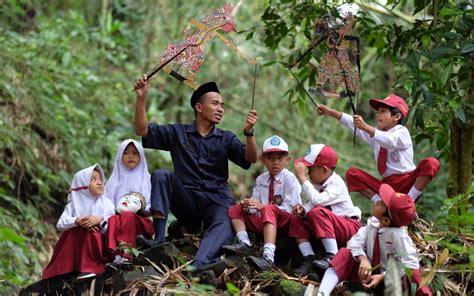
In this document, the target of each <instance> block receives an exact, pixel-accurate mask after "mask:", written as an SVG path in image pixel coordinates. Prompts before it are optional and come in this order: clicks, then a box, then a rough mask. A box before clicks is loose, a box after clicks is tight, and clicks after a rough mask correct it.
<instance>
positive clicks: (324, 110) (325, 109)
mask: <svg viewBox="0 0 474 296" xmlns="http://www.w3.org/2000/svg"><path fill="white" fill-rule="evenodd" d="M331 111H332V109H331V108H329V107H327V106H324V105H321V104H319V105H318V107H317V108H316V112H318V115H320V116H325V115H326V116H328V115H330V113H331Z"/></svg>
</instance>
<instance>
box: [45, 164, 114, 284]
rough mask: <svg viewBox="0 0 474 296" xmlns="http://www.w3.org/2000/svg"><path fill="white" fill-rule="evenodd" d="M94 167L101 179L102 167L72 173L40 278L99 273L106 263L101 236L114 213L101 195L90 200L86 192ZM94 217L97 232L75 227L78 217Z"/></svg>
mask: <svg viewBox="0 0 474 296" xmlns="http://www.w3.org/2000/svg"><path fill="white" fill-rule="evenodd" d="M94 168H96V169H98V170H99V172H100V174H101V175H102V180H105V178H104V173H103V171H102V168H101V167H100V166H99V165H98V164H95V165H93V166H91V167H88V168H86V169H83V170H81V171H79V172H78V173H76V175H75V176H74V179H73V181H72V185H71V189H70V190H69V195H68V204H67V205H66V208H65V209H64V212H63V213H62V215H61V217H60V218H59V221H58V223H57V224H56V227H57V229H58V230H59V231H62V232H63V233H62V234H61V237H60V238H59V241H58V242H57V243H56V246H55V247H54V251H53V256H52V257H51V261H50V262H49V264H48V266H46V268H45V269H44V270H43V276H42V277H43V279H48V278H52V277H54V276H58V275H62V274H66V273H70V272H79V273H83V272H92V273H95V274H101V273H103V272H104V269H105V264H106V263H107V262H108V258H107V252H106V249H105V236H104V233H105V231H106V229H107V219H108V218H109V217H110V216H111V215H113V214H114V212H115V207H114V205H113V204H112V202H111V201H110V200H109V199H108V198H106V197H105V196H104V195H101V196H99V197H94V196H92V195H91V194H90V192H89V183H90V179H91V176H92V172H93V170H94ZM85 215H94V216H98V217H101V218H102V220H103V222H102V224H101V227H102V229H101V231H96V232H90V231H88V230H86V229H84V228H82V227H80V226H77V225H76V224H75V221H76V219H77V218H78V217H81V216H85Z"/></svg>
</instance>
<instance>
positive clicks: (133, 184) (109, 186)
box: [105, 139, 151, 211]
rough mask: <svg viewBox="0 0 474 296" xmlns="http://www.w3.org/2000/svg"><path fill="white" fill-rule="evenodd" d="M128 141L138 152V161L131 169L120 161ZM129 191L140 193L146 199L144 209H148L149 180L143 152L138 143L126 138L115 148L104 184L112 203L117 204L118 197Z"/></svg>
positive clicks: (106, 193) (106, 194)
mask: <svg viewBox="0 0 474 296" xmlns="http://www.w3.org/2000/svg"><path fill="white" fill-rule="evenodd" d="M130 143H133V145H135V147H136V148H137V150H138V153H139V154H140V162H139V163H138V165H137V166H136V167H135V168H134V169H133V170H129V169H128V168H127V167H126V166H125V165H124V164H123V162H122V155H123V152H124V151H125V148H127V146H128V144H130ZM130 191H135V192H139V193H141V194H142V195H143V196H144V197H145V200H146V207H145V211H150V205H151V203H150V195H151V182H150V173H149V172H148V165H147V164H146V159H145V152H144V150H143V147H142V145H140V143H138V142H137V141H135V140H132V139H127V140H125V141H123V142H122V143H121V144H120V146H119V149H118V150H117V155H116V156H115V165H114V169H113V171H112V175H111V176H110V178H109V181H108V182H107V183H106V184H105V196H107V197H108V198H110V200H111V201H112V202H113V203H114V205H115V206H117V203H118V202H119V200H120V197H122V196H123V195H124V194H126V193H129V192H130Z"/></svg>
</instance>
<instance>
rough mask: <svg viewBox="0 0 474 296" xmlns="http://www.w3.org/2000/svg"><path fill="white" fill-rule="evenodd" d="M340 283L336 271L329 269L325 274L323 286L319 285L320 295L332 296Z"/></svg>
mask: <svg viewBox="0 0 474 296" xmlns="http://www.w3.org/2000/svg"><path fill="white" fill-rule="evenodd" d="M338 283H339V278H338V277H337V274H336V271H335V270H334V268H332V267H329V268H328V269H327V270H326V272H325V273H324V277H323V280H322V281H321V285H319V290H318V295H324V296H329V295H331V292H332V290H334V288H335V287H336V286H337V284H338Z"/></svg>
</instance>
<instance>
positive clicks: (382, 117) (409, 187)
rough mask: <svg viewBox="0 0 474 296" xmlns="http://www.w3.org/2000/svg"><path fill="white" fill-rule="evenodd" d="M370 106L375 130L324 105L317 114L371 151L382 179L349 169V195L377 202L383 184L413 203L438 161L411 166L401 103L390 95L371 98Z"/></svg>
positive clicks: (404, 109)
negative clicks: (333, 121) (352, 134)
mask: <svg viewBox="0 0 474 296" xmlns="http://www.w3.org/2000/svg"><path fill="white" fill-rule="evenodd" d="M369 103H370V106H371V107H372V108H373V109H374V110H376V114H375V120H376V127H372V126H370V125H368V124H367V123H365V122H364V119H363V118H362V116H359V115H354V116H350V115H348V114H346V113H343V112H339V111H336V110H334V109H331V108H329V107H327V106H324V105H319V106H318V109H317V112H318V114H319V115H327V116H330V117H334V118H336V119H337V120H339V121H340V122H341V123H342V124H343V125H345V126H346V127H348V128H349V129H351V130H353V129H354V126H355V127H356V128H357V136H358V137H360V138H361V139H362V140H364V141H365V142H366V143H367V144H369V145H370V146H371V147H372V148H373V150H374V156H375V160H376V162H377V169H378V172H379V174H380V175H381V176H382V179H381V180H379V179H377V178H375V177H373V176H371V175H370V174H368V173H367V172H365V171H362V170H360V169H357V168H354V167H352V168H349V170H348V171H347V172H346V181H347V184H348V187H349V191H350V192H354V191H355V192H359V193H361V194H362V195H364V196H365V197H367V198H368V199H370V200H371V201H372V202H376V201H377V200H380V195H379V194H378V193H377V192H378V190H379V187H380V185H381V184H383V183H387V184H389V185H391V186H392V187H393V188H394V189H395V190H396V191H397V192H401V193H408V194H409V195H410V197H411V198H413V200H414V201H417V199H418V197H420V195H421V194H422V192H423V190H424V189H425V187H426V186H427V185H428V184H429V183H430V182H431V180H432V179H433V178H434V177H435V176H436V174H437V173H438V170H439V161H438V160H437V159H436V158H433V157H428V158H425V159H423V160H422V161H420V163H419V164H418V165H417V166H415V164H414V163H413V143H412V141H411V137H410V132H409V131H408V129H407V128H406V127H405V126H403V121H404V119H406V117H407V115H408V106H407V104H406V103H405V101H404V100H403V99H402V98H401V97H399V96H397V95H394V94H390V95H388V96H387V97H386V98H385V99H383V100H377V99H372V100H370V101H369Z"/></svg>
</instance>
